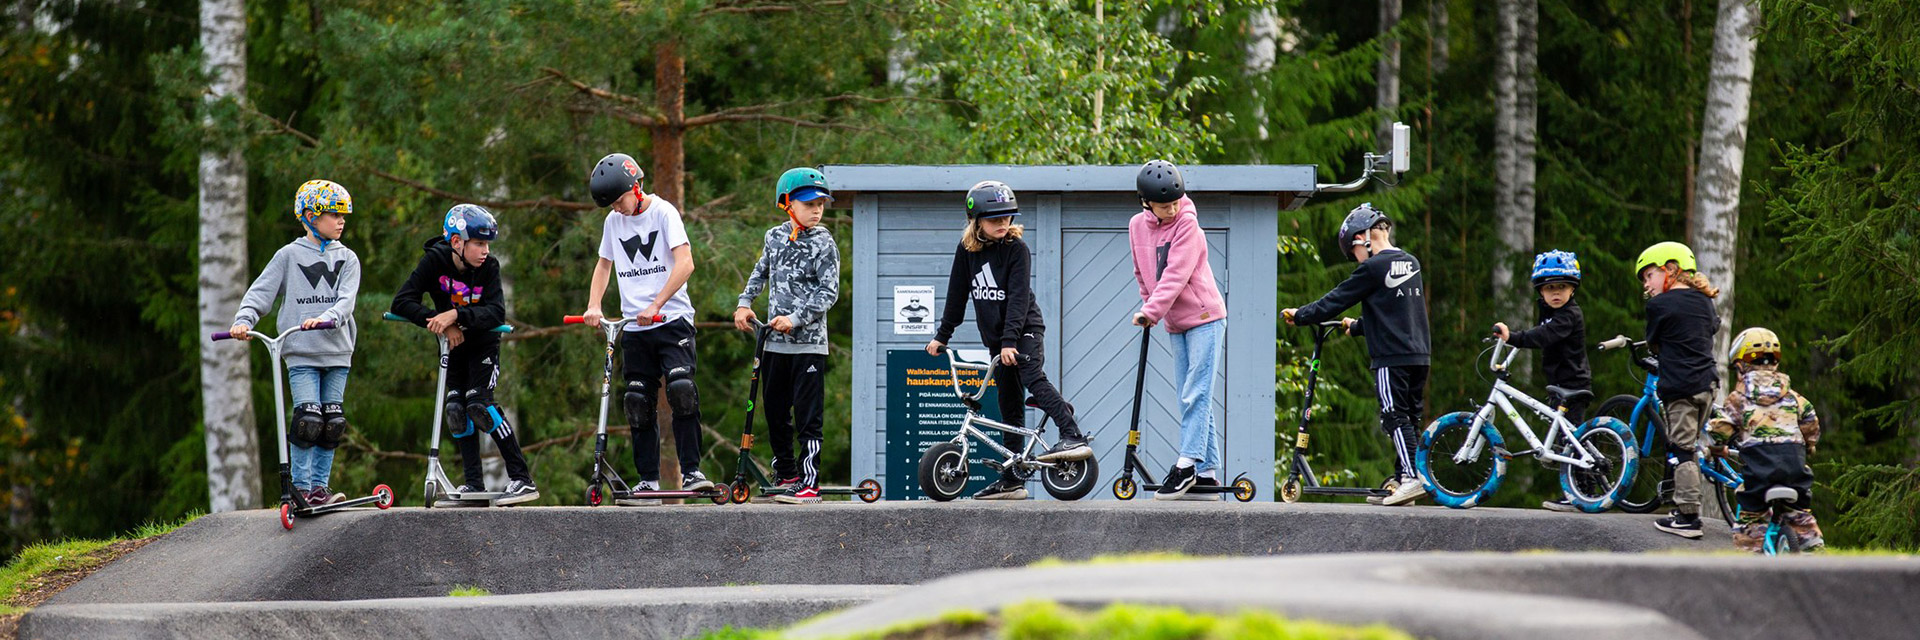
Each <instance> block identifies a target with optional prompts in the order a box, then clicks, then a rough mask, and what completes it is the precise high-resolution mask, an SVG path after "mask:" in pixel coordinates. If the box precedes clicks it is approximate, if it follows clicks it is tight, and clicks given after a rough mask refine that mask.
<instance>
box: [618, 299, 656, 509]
mask: <svg viewBox="0 0 1920 640" xmlns="http://www.w3.org/2000/svg"><path fill="white" fill-rule="evenodd" d="M649 333H652V332H650V331H628V332H625V333H622V334H620V360H621V367H622V371H623V372H624V376H625V377H626V379H627V391H626V393H625V395H623V396H622V397H621V402H622V406H624V407H625V408H626V410H627V429H628V433H627V435H628V436H630V437H631V439H632V442H633V470H634V472H635V473H637V474H638V475H639V477H640V480H641V481H644V482H659V481H660V430H659V423H658V420H657V419H656V418H655V416H654V414H655V413H656V412H655V411H654V407H655V406H656V405H658V404H659V403H660V385H659V380H660V366H659V363H658V362H657V361H656V360H655V356H654V354H653V340H652V339H651V338H650V337H649V336H648V335H647V334H649Z"/></svg>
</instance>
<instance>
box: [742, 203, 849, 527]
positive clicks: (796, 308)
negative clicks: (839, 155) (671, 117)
mask: <svg viewBox="0 0 1920 640" xmlns="http://www.w3.org/2000/svg"><path fill="white" fill-rule="evenodd" d="M773 202H774V204H775V205H778V206H779V207H780V208H781V209H782V210H784V211H786V212H787V219H788V220H787V221H786V222H782V223H780V224H778V225H775V226H774V227H773V228H771V229H768V230H767V233H766V236H765V237H764V238H762V239H761V243H760V244H761V249H760V261H759V262H756V263H754V265H753V271H752V272H751V273H749V274H748V275H747V287H746V289H744V290H742V291H741V292H740V306H739V308H737V309H735V310H734V312H733V324H734V326H735V327H736V328H738V329H740V330H741V331H752V330H753V321H754V319H755V317H754V314H753V299H754V298H756V297H758V296H759V295H760V289H761V288H762V287H765V288H766V289H767V315H768V316H770V317H771V319H770V320H768V321H767V327H768V328H769V329H772V331H773V333H771V334H769V335H768V336H767V346H766V353H765V355H764V356H763V357H762V359H761V362H760V371H761V372H762V374H763V375H765V376H766V378H765V383H764V384H765V385H766V386H765V388H766V391H767V395H766V398H767V407H766V416H767V431H768V432H769V433H770V434H771V435H772V437H773V470H774V474H775V475H777V476H778V477H779V478H780V485H781V486H782V487H785V488H787V491H786V492H785V493H782V494H779V495H777V496H774V500H775V501H778V502H783V503H787V504H807V503H814V502H819V501H820V470H819V460H820V440H821V439H822V437H823V436H822V429H821V426H822V425H821V420H822V416H823V415H824V413H825V410H826V402H827V398H826V388H827V387H826V380H827V310H828V309H832V308H833V303H834V302H835V301H837V300H839V299H840V247H839V245H836V244H834V242H833V233H832V232H829V231H827V228H826V227H823V226H820V218H821V217H822V216H824V215H825V214H826V211H827V205H828V204H829V203H832V202H833V191H832V190H831V189H829V188H828V187H827V178H826V176H823V175H820V172H819V171H815V170H813V169H809V168H806V167H800V168H796V169H789V170H787V172H786V173H784V174H781V175H780V182H779V183H778V184H777V185H775V187H774V191H773ZM789 411H791V413H789ZM794 427H799V429H800V432H799V434H798V435H799V440H800V448H801V450H802V453H801V454H800V458H799V464H798V465H796V464H795V461H794V455H793V441H794V435H795V434H794V433H793V428H794Z"/></svg>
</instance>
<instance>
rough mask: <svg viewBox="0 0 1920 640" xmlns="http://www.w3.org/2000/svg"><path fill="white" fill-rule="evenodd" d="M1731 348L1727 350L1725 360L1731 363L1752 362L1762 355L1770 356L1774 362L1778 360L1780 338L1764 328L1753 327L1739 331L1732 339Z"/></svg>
mask: <svg viewBox="0 0 1920 640" xmlns="http://www.w3.org/2000/svg"><path fill="white" fill-rule="evenodd" d="M1732 344H1733V346H1732V347H1731V348H1730V349H1728V350H1727V360H1728V361H1731V362H1753V361H1754V360H1755V359H1757V358H1759V357H1760V356H1764V355H1771V356H1773V359H1774V361H1775V362H1778V361H1779V360H1780V336H1777V335H1774V333H1773V331H1772V330H1770V329H1767V328H1766V327H1753V328H1750V329H1747V330H1745V331H1741V332H1740V335H1737V336H1734V337H1733V343H1732Z"/></svg>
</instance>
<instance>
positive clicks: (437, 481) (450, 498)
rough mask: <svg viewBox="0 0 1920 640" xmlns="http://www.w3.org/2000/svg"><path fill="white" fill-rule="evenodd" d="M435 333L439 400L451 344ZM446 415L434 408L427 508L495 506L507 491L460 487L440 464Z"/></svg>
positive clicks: (500, 328)
mask: <svg viewBox="0 0 1920 640" xmlns="http://www.w3.org/2000/svg"><path fill="white" fill-rule="evenodd" d="M380 318H381V319H383V320H391V321H393V322H405V323H408V324H412V323H413V321H412V320H408V319H406V318H404V317H401V316H398V315H395V314H393V313H392V312H388V313H386V314H383V315H381V316H380ZM493 331H494V332H495V333H510V332H512V331H513V327H512V326H511V325H504V324H503V325H500V326H498V327H494V328H493ZM433 337H434V339H435V340H436V341H438V342H439V343H440V382H439V385H438V386H436V387H435V391H434V393H433V401H434V403H435V404H438V403H440V402H442V401H443V400H444V399H445V398H446V397H447V351H448V349H449V348H448V347H447V338H446V336H442V335H438V334H436V335H434V336H433ZM445 419H446V412H445V411H442V410H440V408H439V407H435V408H434V410H433V439H432V440H428V441H427V481H426V492H425V495H426V499H427V508H428V509H432V508H434V507H491V506H493V501H494V500H496V499H498V498H499V497H500V496H501V495H504V494H503V492H500V491H467V492H460V491H456V490H455V489H458V488H460V486H459V485H456V484H454V483H453V481H451V480H448V479H447V472H446V471H445V470H443V469H441V468H440V424H441V421H443V420H445ZM473 437H476V438H477V437H479V436H478V435H477V434H476V435H475V436H473Z"/></svg>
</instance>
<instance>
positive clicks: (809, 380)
mask: <svg viewBox="0 0 1920 640" xmlns="http://www.w3.org/2000/svg"><path fill="white" fill-rule="evenodd" d="M793 359H794V364H793V368H794V372H793V422H794V426H795V427H797V428H798V430H799V432H800V433H799V436H800V475H801V478H800V482H801V483H802V484H805V485H806V486H809V487H818V486H820V441H821V440H823V439H825V437H826V436H825V435H824V431H825V429H824V426H825V424H824V423H825V417H826V403H827V357H826V356H825V355H821V354H818V353H810V354H803V355H798V356H794V358H793Z"/></svg>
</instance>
